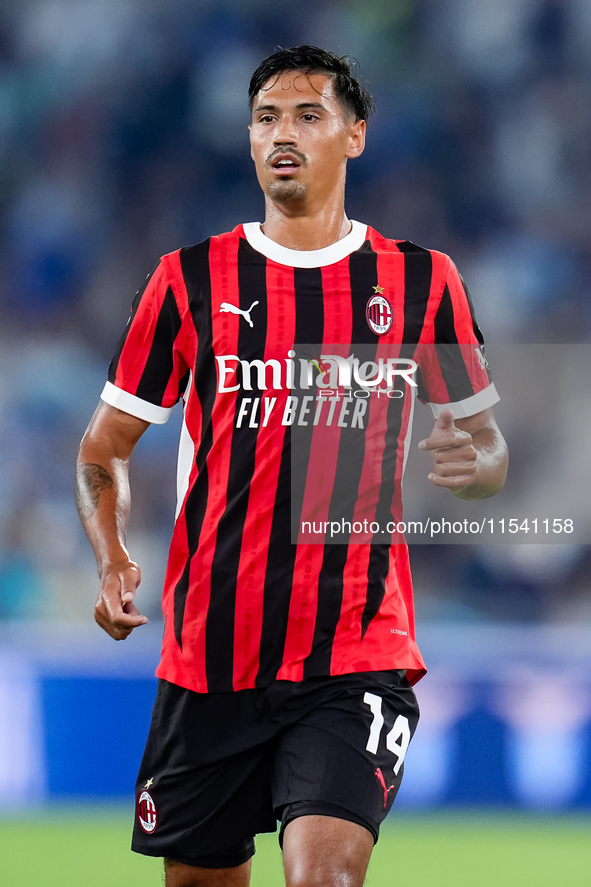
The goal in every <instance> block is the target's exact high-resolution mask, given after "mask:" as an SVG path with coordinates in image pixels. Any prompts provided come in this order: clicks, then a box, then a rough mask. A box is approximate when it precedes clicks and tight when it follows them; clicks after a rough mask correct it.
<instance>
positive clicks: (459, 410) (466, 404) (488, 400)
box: [427, 383, 501, 419]
mask: <svg viewBox="0 0 591 887" xmlns="http://www.w3.org/2000/svg"><path fill="white" fill-rule="evenodd" d="M500 399H501V398H500V397H499V395H498V393H497V389H496V388H495V386H494V383H492V384H490V385H489V386H488V387H487V388H483V389H482V391H479V392H478V394H473V395H472V397H467V398H466V399H465V400H459V401H457V403H428V404H427V406H428V407H429V409H430V410H431V412H432V413H433V416H434V417H435V418H436V419H438V418H439V416H440V415H441V413H442V411H443V410H451V411H452V413H453V414H454V419H467V418H468V416H474V415H476V413H480V412H481V411H482V410H487V409H488V408H489V407H492V405H493V404H495V403H498V401H499V400H500Z"/></svg>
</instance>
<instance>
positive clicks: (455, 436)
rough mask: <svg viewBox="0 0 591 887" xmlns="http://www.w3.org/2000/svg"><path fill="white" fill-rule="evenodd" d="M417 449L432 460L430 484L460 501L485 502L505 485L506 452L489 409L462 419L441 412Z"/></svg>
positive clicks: (501, 436)
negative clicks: (445, 489) (428, 453)
mask: <svg viewBox="0 0 591 887" xmlns="http://www.w3.org/2000/svg"><path fill="white" fill-rule="evenodd" d="M419 449H421V450H427V451H429V452H430V453H431V456H432V458H433V469H432V471H431V473H430V474H429V480H430V481H431V482H432V483H434V484H435V486H437V487H446V488H447V489H448V490H451V491H452V493H453V494H454V495H455V496H458V497H459V498H460V499H486V498H487V497H488V496H494V494H495V493H498V491H499V490H500V489H501V488H502V486H503V484H504V483H505V478H506V476H507V465H508V462H509V451H508V449H507V444H506V443H505V439H504V438H503V435H502V434H501V432H500V430H499V427H498V425H497V423H496V421H495V417H494V415H493V411H492V409H491V408H489V409H486V410H482V411H481V412H480V413H475V415H473V416H468V417H467V418H464V419H454V415H453V413H452V411H451V410H442V412H441V415H440V416H439V418H438V419H437V421H436V422H435V425H434V426H433V429H432V431H431V434H430V436H429V437H428V438H427V439H426V440H422V441H421V442H420V443H419Z"/></svg>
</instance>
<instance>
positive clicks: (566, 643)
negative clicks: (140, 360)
mask: <svg viewBox="0 0 591 887" xmlns="http://www.w3.org/2000/svg"><path fill="white" fill-rule="evenodd" d="M298 43H315V44H319V45H323V46H326V47H328V48H330V49H333V50H335V51H337V52H342V53H346V54H350V55H353V56H355V57H356V58H357V59H358V61H359V65H360V71H361V74H362V76H363V77H364V78H365V79H366V80H367V81H368V82H369V84H370V87H371V89H372V91H373V93H374V95H375V98H376V102H377V108H378V112H377V114H376V117H375V119H374V120H373V121H372V123H371V125H370V130H369V141H368V147H367V150H366V153H365V155H364V156H363V158H362V159H361V160H359V161H357V162H355V163H352V164H351V166H350V181H349V199H348V212H349V215H350V216H351V217H353V218H360V219H362V220H364V221H368V222H369V223H371V224H372V225H374V226H375V227H377V228H378V230H380V231H382V232H383V233H384V234H387V235H389V236H392V237H399V238H400V237H401V238H408V239H412V240H414V241H415V242H418V243H420V244H425V245H427V246H431V247H435V248H438V249H441V250H443V251H445V252H448V253H450V254H451V255H452V256H453V257H454V259H455V260H456V262H457V264H458V266H459V267H460V269H461V270H462V273H463V276H464V278H465V279H466V281H467V283H468V286H469V287H470V289H471V291H472V294H473V297H474V300H475V302H476V305H477V311H478V316H479V320H480V323H481V325H482V327H483V329H484V331H485V333H486V336H487V339H488V340H489V341H490V342H491V343H495V342H496V343H530V344H531V343H537V344H539V343H542V344H546V345H548V346H551V345H552V346H556V345H561V346H563V347H564V349H565V351H568V346H569V345H574V344H576V345H577V346H578V347H579V349H580V348H583V352H584V353H585V354H586V355H587V358H588V355H589V351H588V350H585V349H584V346H585V345H586V344H588V343H589V337H590V333H591V299H590V298H589V288H588V277H589V272H590V271H591V199H590V197H591V194H590V189H591V4H589V2H588V0H490V2H488V3H481V2H478V0H363V2H361V0H343V2H339V3H336V2H327V0H315V2H314V3H310V4H309V5H307V4H305V3H304V4H302V3H298V4H284V3H277V2H276V0H241V2H238V0H235V2H232V0H4V2H3V3H2V6H1V7H0V262H1V265H2V274H1V275H0V416H1V419H0V460H1V464H2V471H1V472H0V531H1V537H0V811H2V810H3V811H4V813H5V814H6V815H9V816H10V815H11V814H12V813H14V812H15V811H17V810H21V811H22V810H28V809H30V808H31V807H33V806H39V805H41V806H42V807H43V806H44V805H45V804H47V803H51V802H58V801H59V802H62V801H64V800H72V799H76V800H78V801H83V802H93V803H94V802H96V801H97V800H99V799H102V800H110V801H112V800H113V799H117V798H123V799H127V798H129V796H130V792H131V790H132V786H133V781H134V776H135V770H136V766H137V762H138V758H139V755H140V753H141V749H142V746H143V741H144V737H145V733H146V730H147V725H148V720H149V710H150V705H151V701H152V698H153V695H154V678H153V670H154V667H155V664H156V661H157V656H158V647H159V636H160V631H161V627H160V615H159V614H160V610H159V595H160V583H161V580H162V575H163V569H164V561H165V557H166V550H167V544H168V538H169V533H170V528H171V520H172V516H173V508H174V506H173V495H174V492H173V491H174V471H175V450H176V436H177V433H178V428H179V417H178V416H177V418H176V420H174V419H172V420H171V421H170V422H169V423H168V425H167V426H165V427H159V428H154V429H151V431H150V432H148V434H147V435H146V436H145V438H144V439H143V440H142V441H141V443H140V446H139V448H138V452H137V458H136V459H135V464H134V467H133V472H132V482H133V486H134V509H133V516H132V529H131V532H130V537H129V544H130V548H131V551H132V554H133V557H134V558H135V559H136V560H138V561H139V563H140V564H141V565H142V570H143V575H144V580H143V584H142V588H141V603H140V606H141V608H142V611H143V612H145V613H146V614H147V615H148V616H149V617H150V620H151V621H150V625H149V626H147V627H146V628H144V629H141V630H139V631H136V632H135V633H134V635H133V636H132V638H130V639H129V640H128V641H127V642H126V643H125V644H115V643H114V642H112V641H111V640H110V639H108V638H107V637H106V636H103V635H102V634H101V632H100V631H99V629H98V628H96V627H95V626H94V623H93V622H92V606H93V602H94V597H95V592H96V579H95V566H94V560H93V558H92V554H91V551H90V548H89V546H88V544H87V542H86V540H85V537H84V535H83V533H82V530H81V529H80V527H79V525H78V521H77V517H76V514H75V510H74V506H73V499H72V473H73V462H74V458H75V452H76V448H77V445H78V442H79V439H80V437H81V436H82V433H83V431H84V428H85V426H86V424H87V421H88V419H89V417H90V415H91V413H92V411H93V409H94V407H95V405H96V402H97V400H98V397H99V394H100V391H101V388H102V385H103V382H104V378H105V374H106V369H107V365H108V361H109V358H110V354H111V352H112V350H113V348H114V345H115V343H116V341H117V339H118V337H119V334H120V332H121V329H122V327H123V325H124V323H125V321H126V319H127V316H128V312H129V305H130V303H131V299H132V297H133V295H134V293H135V291H136V290H137V288H138V287H139V286H140V284H141V282H142V280H143V278H144V277H145V275H146V273H147V272H148V271H149V269H150V268H151V267H153V265H154V264H155V262H156V260H157V258H158V257H159V256H160V255H161V254H163V253H165V252H167V251H169V250H172V249H174V248H176V247H178V246H180V245H183V244H189V243H194V242H197V241H199V240H201V239H203V238H205V237H207V236H208V235H209V234H211V233H216V232H218V231H221V230H227V229H228V228H231V227H234V226H235V224H237V223H238V222H240V221H248V220H252V219H260V218H261V216H262V200H261V197H260V194H259V190H258V185H257V184H256V181H255V179H254V175H253V170H252V168H251V161H250V158H249V153H248V148H247V131H246V125H247V123H248V113H247V106H246V85H247V82H248V79H249V77H250V74H251V72H252V70H253V69H254V68H255V67H256V65H257V64H258V62H259V61H260V60H261V59H262V58H263V57H264V56H266V55H267V54H269V53H270V52H271V51H273V49H274V48H275V47H276V46H277V45H282V46H290V45H295V44H298ZM583 365H584V366H586V367H588V366H589V363H588V359H587V363H586V364H585V363H584V364H583ZM499 369H501V368H499ZM494 370H495V367H494V365H493V372H494ZM588 380H589V376H588V374H587V376H586V377H579V379H578V380H574V381H578V383H579V384H578V386H577V385H574V387H573V386H572V385H571V384H570V383H571V382H573V380H572V379H571V380H569V383H568V384H566V386H565V387H564V388H563V389H561V391H562V393H561V394H560V396H559V397H558V398H557V397H555V398H554V400H550V401H549V400H547V399H546V397H545V390H542V391H540V390H537V389H536V387H535V385H534V389H533V390H534V391H537V397H536V399H535V401H534V402H533V404H532V402H528V404H523V403H521V404H516V403H512V402H511V398H510V397H507V395H510V393H511V392H510V390H507V388H506V389H505V391H503V388H502V386H501V396H502V397H503V395H505V399H504V401H503V402H502V403H501V404H500V405H499V407H498V409H497V415H498V417H499V420H500V423H501V425H502V426H503V430H504V431H505V432H506V436H507V438H508V440H509V443H510V446H511V450H512V467H511V475H510V487H511V485H513V486H512V489H513V493H512V492H511V488H508V491H507V497H508V498H507V499H506V500H505V501H506V503H507V508H510V506H511V505H512V503H514V502H515V501H516V499H515V496H516V495H517V497H519V496H525V495H526V494H528V490H529V492H531V491H532V490H534V492H535V491H536V490H537V489H538V488H541V487H543V489H544V490H545V491H546V493H545V496H546V498H545V500H544V499H543V498H542V500H541V501H540V499H539V497H538V498H537V499H536V500H535V501H536V503H537V504H536V508H537V512H536V514H535V515H534V514H531V517H534V516H538V517H561V518H565V517H569V516H570V515H569V514H567V513H561V514H553V513H552V508H553V502H554V499H553V490H554V489H556V488H557V486H558V482H557V478H558V479H559V480H560V484H559V485H560V486H561V487H562V492H564V489H565V488H566V489H567V497H568V500H567V501H568V502H569V503H570V504H571V506H572V508H573V509H577V510H578V511H579V512H581V513H582V514H583V516H585V515H586V516H587V518H588V517H589V512H590V507H589V482H588V480H587V481H585V477H587V478H588V474H589V472H588V457H587V452H588V441H589V437H590V435H589V432H590V431H591V419H590V418H589V417H590V415H591V412H590V411H589V409H588V407H589V406H590V404H589V397H590V394H589V386H588V384H586V382H588ZM508 387H509V389H510V388H511V386H508ZM577 387H578V388H579V389H580V398H581V399H579V395H578V394H577V395H576V396H575V393H576V390H577ZM549 404H550V405H549ZM524 417H527V421H524ZM573 428H575V431H576V433H574V432H573ZM417 440H418V437H417ZM534 445H535V447H536V448H537V449H536V453H537V452H538V451H539V448H540V447H541V451H542V455H543V458H542V456H540V458H539V459H538V457H536V459H533V458H532V455H531V454H532V447H533V446H534ZM565 452H566V453H568V458H566V457H565ZM524 478H525V481H524ZM520 484H521V486H520ZM547 484H549V485H548V486H544V485H547ZM515 490H517V494H516V493H515ZM512 496H513V498H511V497H512ZM544 505H545V506H546V512H544ZM563 511H564V509H563ZM507 516H508V517H510V516H511V514H510V512H507ZM556 541H558V542H562V541H563V540H562V539H561V540H556ZM412 557H413V562H414V571H415V577H416V597H417V611H418V621H419V641H420V644H421V648H422V650H423V652H424V654H425V656H426V658H427V661H428V664H429V665H430V668H431V672H430V676H429V677H428V678H427V679H426V680H425V681H423V682H422V684H421V685H420V686H419V688H418V694H419V698H420V701H421V704H422V707H423V723H422V727H421V729H420V731H419V733H418V734H417V737H416V739H415V741H414V743H413V745H412V746H411V750H410V751H409V755H408V768H407V775H406V777H405V783H404V785H403V789H402V791H401V795H400V809H404V808H406V809H412V810H414V811H425V810H427V811H429V810H430V811H433V810H437V809H440V808H447V807H449V806H453V807H469V808H470V809H476V808H478V807H480V806H486V807H488V808H490V807H496V808H498V809H499V810H501V811H506V810H520V811H536V812H545V813H557V814H564V813H566V812H574V811H579V812H583V813H587V814H588V813H589V812H590V811H591V595H590V591H591V548H590V547H589V545H584V544H552V545H550V544H548V545H494V546H479V545H477V544H474V545H470V546H466V545H462V546H454V545H437V546H434V545H429V546H427V545H421V546H414V547H413V551H412ZM12 883H16V881H13V882H12ZM506 883H508V882H506ZM556 883H559V882H556Z"/></svg>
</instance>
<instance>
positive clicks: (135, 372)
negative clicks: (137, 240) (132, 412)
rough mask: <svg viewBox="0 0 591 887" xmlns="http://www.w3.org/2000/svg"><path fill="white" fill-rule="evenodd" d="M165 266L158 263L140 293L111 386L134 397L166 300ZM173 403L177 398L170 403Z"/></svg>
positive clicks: (166, 281)
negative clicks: (121, 389)
mask: <svg viewBox="0 0 591 887" xmlns="http://www.w3.org/2000/svg"><path fill="white" fill-rule="evenodd" d="M167 284H168V280H167V276H166V267H165V265H164V263H163V262H160V264H159V265H158V267H157V268H156V270H155V271H154V273H153V275H152V277H151V278H150V280H149V281H148V284H147V286H146V288H145V290H144V292H143V293H142V297H141V299H140V301H139V304H138V306H137V308H136V310H135V313H134V314H133V315H132V320H133V322H132V324H131V326H130V328H129V331H128V333H127V338H126V340H125V347H124V348H123V351H122V353H121V355H120V358H119V363H118V364H117V374H116V376H115V379H114V380H113V384H114V385H116V386H117V387H118V388H123V389H124V390H125V391H129V393H130V394H135V393H136V391H137V388H138V385H139V384H140V382H141V379H142V375H143V372H144V369H145V366H146V362H147V360H148V357H149V356H150V348H151V347H152V341H153V339H154V331H155V330H156V326H157V320H158V316H159V314H160V310H161V308H162V305H163V303H164V300H165V298H166V291H167ZM174 402H176V397H175V398H174V399H173V403H174Z"/></svg>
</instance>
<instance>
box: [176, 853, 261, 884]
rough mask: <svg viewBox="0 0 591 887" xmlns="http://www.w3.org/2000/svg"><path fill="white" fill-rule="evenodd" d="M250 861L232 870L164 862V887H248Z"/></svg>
mask: <svg viewBox="0 0 591 887" xmlns="http://www.w3.org/2000/svg"><path fill="white" fill-rule="evenodd" d="M250 871H251V861H250V859H249V860H248V862H245V863H243V864H242V865H239V866H233V867H232V868H219V869H214V868H203V867H199V866H192V865H187V864H186V863H183V862H178V861H177V860H175V859H166V860H165V861H164V874H165V885H166V887H248V885H249V884H250Z"/></svg>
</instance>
